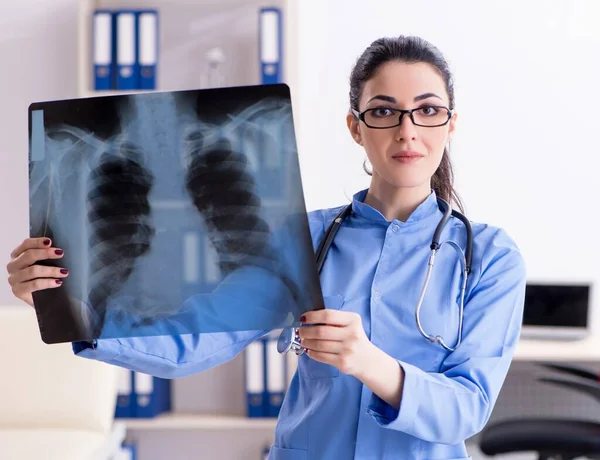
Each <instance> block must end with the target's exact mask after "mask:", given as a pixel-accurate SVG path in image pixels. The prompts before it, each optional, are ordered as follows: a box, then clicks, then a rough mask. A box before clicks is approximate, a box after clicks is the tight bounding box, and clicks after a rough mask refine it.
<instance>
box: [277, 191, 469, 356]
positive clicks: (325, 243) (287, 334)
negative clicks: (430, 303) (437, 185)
mask: <svg viewBox="0 0 600 460" xmlns="http://www.w3.org/2000/svg"><path fill="white" fill-rule="evenodd" d="M437 202H438V206H439V207H440V209H441V210H442V212H443V213H444V216H443V217H442V219H441V220H440V222H439V223H438V225H437V227H436V229H435V232H434V234H433V238H432V241H431V245H430V249H431V255H430V256H429V261H428V263H427V275H426V277H425V283H424V284H423V288H422V289H421V294H420V296H419V301H418V304H417V308H416V309H415V320H416V322H417V328H418V329H419V332H420V333H421V335H422V336H423V337H425V338H426V339H427V340H428V341H429V342H431V343H433V344H439V345H441V346H442V347H443V348H444V349H446V350H448V351H454V350H456V348H457V347H458V346H459V345H460V343H461V341H462V327H463V309H464V300H465V291H466V287H467V278H468V276H469V273H470V272H471V260H472V256H473V232H472V230H471V224H470V223H469V220H468V219H467V218H466V217H465V216H464V215H463V214H461V213H460V212H458V211H456V210H453V209H452V208H451V207H450V205H449V204H448V203H447V202H446V201H444V200H443V199H441V198H439V197H438V198H437ZM351 211H352V205H351V204H350V205H348V206H346V207H344V209H342V211H341V212H340V213H339V214H338V215H337V216H336V218H335V219H334V220H333V222H332V223H331V225H330V226H329V228H328V229H327V231H326V233H325V236H324V237H323V239H322V240H321V243H320V244H319V247H318V249H317V252H316V257H317V269H318V272H319V274H320V273H321V269H322V268H323V264H324V263H325V258H326V257H327V253H328V251H329V248H330V247H331V244H332V243H333V239H334V238H335V235H336V234H337V232H338V230H339V229H340V227H341V225H342V222H343V221H344V219H346V217H348V216H349V215H350V213H351ZM450 216H454V217H456V218H458V219H460V220H461V221H462V223H463V224H464V225H465V229H466V232H467V248H466V252H465V253H464V254H463V252H462V250H461V249H460V248H459V247H458V245H457V244H456V243H454V242H453V241H446V242H445V243H448V244H450V245H452V246H453V247H454V249H455V250H457V252H458V253H459V260H460V262H461V266H462V275H463V276H462V284H461V290H460V306H459V309H460V310H459V319H458V339H457V342H456V344H455V345H454V346H452V347H451V346H449V345H448V344H447V343H446V342H445V341H444V339H443V338H442V337H441V336H439V335H436V336H433V335H430V334H427V333H426V332H425V331H424V330H423V327H422V326H421V319H420V312H421V305H422V304H423V299H424V298H425V292H426V291H427V286H428V284H429V279H430V278H431V272H432V270H433V265H434V262H435V256H436V254H437V251H438V250H439V249H440V247H441V244H440V235H441V234H442V231H443V230H444V227H445V226H446V223H447V222H448V220H449V219H450ZM290 350H292V351H293V352H294V353H296V355H298V356H300V355H301V354H303V353H304V352H305V351H306V350H305V349H304V348H303V347H302V345H300V340H299V337H298V329H297V328H294V327H288V328H285V329H283V331H282V332H281V334H280V335H279V340H278V341H277V351H278V352H279V353H282V354H283V353H287V352H288V351H290Z"/></svg>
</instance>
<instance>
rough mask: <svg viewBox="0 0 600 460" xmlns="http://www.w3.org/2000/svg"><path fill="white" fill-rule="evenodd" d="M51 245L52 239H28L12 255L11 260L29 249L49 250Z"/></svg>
mask: <svg viewBox="0 0 600 460" xmlns="http://www.w3.org/2000/svg"><path fill="white" fill-rule="evenodd" d="M51 244H52V240H51V239H50V238H45V237H43V238H27V239H25V240H24V241H23V242H22V243H21V244H20V245H19V246H17V247H16V248H15V249H14V250H13V251H12V252H11V253H10V258H11V259H16V258H17V257H18V256H20V255H21V254H22V253H23V252H25V251H26V250H28V249H42V248H49V247H50V245H51Z"/></svg>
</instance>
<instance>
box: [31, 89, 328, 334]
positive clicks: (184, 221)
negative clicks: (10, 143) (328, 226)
mask: <svg viewBox="0 0 600 460" xmlns="http://www.w3.org/2000/svg"><path fill="white" fill-rule="evenodd" d="M29 123H30V125H29V137H30V139H29V140H30V158H29V165H30V168H29V191H30V234H31V236H33V237H42V236H46V237H50V238H52V241H53V247H57V248H61V249H64V251H65V252H64V256H63V258H61V259H46V260H44V261H42V262H40V263H41V264H43V265H51V266H55V267H61V268H67V269H68V270H69V275H68V276H67V277H66V278H64V284H63V285H62V286H60V287H58V288H53V289H46V290H42V291H36V292H35V293H34V295H33V298H34V303H35V309H36V312H37V317H38V322H39V327H40V331H41V335H42V339H43V340H44V341H45V342H46V343H58V342H68V341H77V340H91V339H94V338H115V337H134V336H146V335H174V334H190V333H205V332H225V331H237V330H263V329H278V328H282V327H288V326H293V325H298V324H299V318H300V316H301V315H302V313H303V312H305V311H307V310H314V309H319V308H323V299H322V295H321V288H320V285H319V279H318V274H317V272H316V267H315V260H314V250H313V249H314V248H313V244H312V241H311V237H310V231H309V228H308V222H307V218H306V209H305V204H304V198H303V192H302V184H301V178H300V169H299V162H298V154H297V150H296V140H295V137H294V124H293V118H292V107H291V102H290V94H289V88H288V87H287V86H286V85H262V86H250V87H236V88H219V89H208V90H194V91H177V92H160V93H146V94H133V95H118V96H107V97H95V98H90V99H75V100H63V101H52V102H41V103H34V104H32V105H31V106H30V108H29Z"/></svg>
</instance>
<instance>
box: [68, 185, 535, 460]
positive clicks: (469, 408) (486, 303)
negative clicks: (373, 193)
mask: <svg viewBox="0 0 600 460" xmlns="http://www.w3.org/2000/svg"><path fill="white" fill-rule="evenodd" d="M366 193H367V190H362V191H360V192H358V193H356V194H355V195H354V197H353V201H352V211H353V212H352V213H351V215H350V216H349V218H347V219H346V221H345V222H344V224H343V226H342V227H341V228H340V231H339V232H338V234H337V236H336V238H335V240H334V242H333V244H332V246H331V249H330V251H329V254H328V258H327V260H326V262H325V265H324V267H323V270H322V272H321V285H322V288H323V295H324V298H325V304H326V307H327V308H334V309H341V310H345V311H352V312H356V313H358V314H360V316H361V318H362V322H363V325H364V328H365V331H366V333H367V336H368V337H369V338H370V340H371V342H372V343H373V344H374V345H376V346H377V347H379V348H380V349H382V350H383V351H385V352H386V353H387V354H389V355H391V356H393V357H394V358H395V359H397V360H398V363H399V365H400V366H402V368H403V369H404V372H405V381H404V389H403V396H402V401H401V405H400V408H399V410H395V409H393V408H392V407H391V406H389V405H388V404H387V403H385V402H384V401H383V400H381V399H380V398H378V397H377V396H376V395H374V394H373V393H372V392H371V391H370V390H369V389H368V388H367V387H365V386H364V385H363V384H362V383H361V382H360V381H359V380H357V379H356V378H354V377H351V376H348V375H345V374H342V373H340V372H339V371H338V370H337V369H336V368H334V367H333V366H330V365H327V364H323V363H320V362H317V361H315V360H313V359H311V358H309V357H308V356H306V355H302V356H300V357H299V358H298V370H297V372H296V374H295V375H294V377H293V380H292V382H291V384H290V387H289V389H288V391H287V393H286V396H285V400H284V402H283V406H282V408H281V411H280V414H279V420H278V422H277V428H276V432H275V442H274V445H273V446H272V448H271V452H270V456H269V459H270V460H313V459H321V460H329V459H332V460H334V459H335V460H339V459H361V460H362V459H377V460H379V459H390V460H391V459H394V460H396V459H404V458H406V459H416V458H418V459H441V458H443V459H452V460H459V459H467V458H469V456H468V453H467V450H466V448H465V440H466V439H468V438H470V437H471V436H473V435H475V434H477V433H478V432H479V431H481V429H482V428H483V427H484V426H485V424H486V423H487V421H488V419H489V417H490V414H491V412H492V409H493V407H494V404H495V402H496V400H497V397H498V394H499V392H500V389H501V386H502V384H503V382H504V379H505V377H506V374H507V372H508V369H509V366H510V363H511V360H512V357H513V354H514V351H515V347H516V345H517V342H518V339H519V335H520V329H521V324H522V316H523V305H524V295H525V285H526V268H525V263H524V260H523V257H522V255H521V253H520V251H519V249H518V247H517V246H516V244H515V243H514V241H513V240H512V239H511V238H510V237H509V236H508V235H507V233H506V232H505V231H504V230H502V229H500V228H496V227H492V226H489V225H486V224H480V223H472V228H473V237H474V247H473V264H472V272H471V275H470V276H469V281H468V284H467V291H466V296H465V306H464V325H463V339H462V343H461V345H460V346H459V347H458V348H457V349H456V350H455V351H454V352H449V351H447V350H445V349H443V348H442V347H440V346H439V345H433V344H431V343H429V342H427V340H426V339H425V338H424V337H423V336H422V335H421V334H420V333H419V331H418V329H417V326H416V322H415V308H416V305H417V301H418V298H419V294H420V291H421V288H422V286H423V282H424V280H425V275H426V271H427V261H428V258H429V255H430V250H429V245H430V242H431V238H432V235H433V232H434V230H435V228H436V226H437V224H438V223H439V221H440V219H441V218H442V212H441V211H440V210H439V208H438V205H437V200H436V198H437V197H436V194H435V192H433V191H432V192H431V194H430V195H429V196H428V198H427V199H426V200H425V201H424V202H423V203H421V204H420V205H419V206H418V207H417V209H416V210H415V211H414V212H413V213H412V214H411V216H410V217H409V219H408V220H407V221H406V222H401V221H399V220H393V221H391V222H390V221H387V220H386V219H385V217H384V216H383V215H382V214H381V213H380V212H379V211H377V210H376V209H374V208H372V207H371V206H369V205H367V204H365V203H364V202H363V200H364V198H365V196H366ZM341 209H342V207H341V206H340V207H336V208H332V209H325V210H318V211H313V212H310V213H309V223H310V229H311V236H312V241H313V245H314V248H315V249H316V247H317V246H318V244H319V242H320V240H321V238H322V236H323V234H324V232H325V230H326V228H327V227H328V226H329V224H330V223H331V222H332V220H333V219H334V217H335V216H336V215H337V213H338V212H339V211H340V210H341ZM446 240H451V241H453V242H455V243H456V244H457V245H458V246H459V247H460V248H462V250H463V251H465V249H466V233H465V228H464V226H463V224H462V223H461V222H460V220H458V219H456V218H451V220H450V221H449V222H448V225H447V226H446V228H445V230H444V232H443V233H442V237H441V241H442V242H443V241H446ZM460 286H461V265H460V263H459V259H458V254H457V252H456V251H455V248H454V247H453V246H452V245H450V244H444V245H442V248H441V249H440V251H439V253H438V255H437V257H436V261H435V266H434V270H433V274H432V277H431V280H430V283H429V287H428V290H427V295H426V296H425V298H424V301H423V305H422V308H421V324H422V326H423V329H424V330H425V331H426V332H427V333H429V334H434V335H437V334H439V335H441V336H442V337H443V338H444V339H445V340H446V343H448V344H450V345H452V344H454V343H455V341H456V339H457V336H458V316H459V299H460ZM267 332H268V331H267V330H261V331H258V330H257V331H244V332H220V333H203V334H194V335H172V336H159V337H138V338H126V339H105V340H104V339H101V340H99V341H98V344H97V347H96V348H95V349H92V348H89V346H85V345H83V344H81V343H75V344H74V345H73V347H74V351H75V353H76V354H77V355H78V356H82V357H85V358H91V359H96V360H100V361H104V362H107V363H110V364H114V365H117V366H122V367H125V368H128V369H132V370H135V371H139V372H144V373H148V374H152V375H156V376H159V377H164V378H174V377H181V376H187V375H190V374H193V373H196V372H201V371H204V370H206V369H209V368H211V367H214V366H217V365H219V364H222V363H224V362H226V361H228V360H231V359H232V358H234V357H235V356H236V355H237V354H238V353H240V352H241V351H242V350H243V349H244V348H245V347H246V346H247V345H248V344H249V343H251V342H252V341H254V340H256V339H257V338H259V337H261V336H262V335H264V334H266V333H267Z"/></svg>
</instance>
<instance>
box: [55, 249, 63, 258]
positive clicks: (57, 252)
mask: <svg viewBox="0 0 600 460" xmlns="http://www.w3.org/2000/svg"><path fill="white" fill-rule="evenodd" d="M63 252H64V251H63V250H62V249H57V250H56V251H54V254H56V255H57V256H62V255H63Z"/></svg>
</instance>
